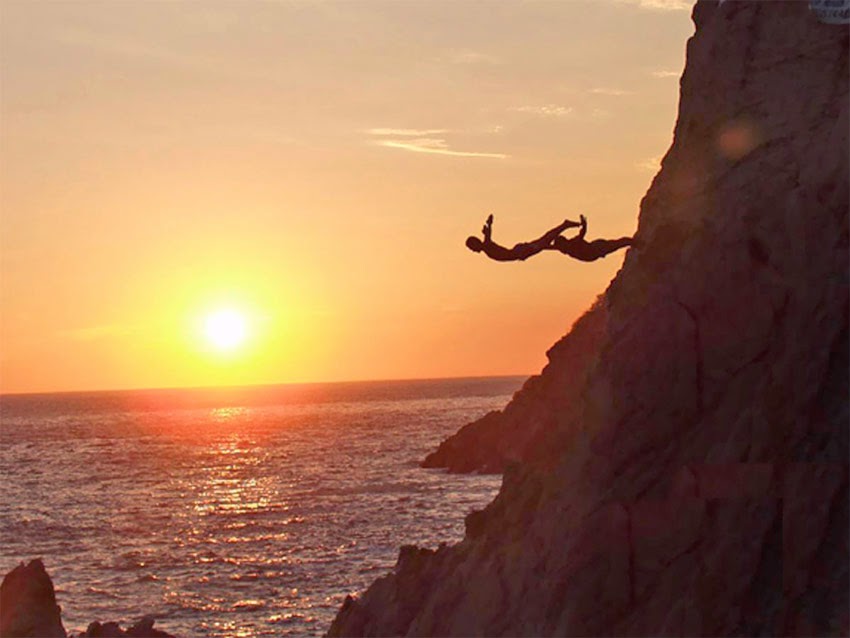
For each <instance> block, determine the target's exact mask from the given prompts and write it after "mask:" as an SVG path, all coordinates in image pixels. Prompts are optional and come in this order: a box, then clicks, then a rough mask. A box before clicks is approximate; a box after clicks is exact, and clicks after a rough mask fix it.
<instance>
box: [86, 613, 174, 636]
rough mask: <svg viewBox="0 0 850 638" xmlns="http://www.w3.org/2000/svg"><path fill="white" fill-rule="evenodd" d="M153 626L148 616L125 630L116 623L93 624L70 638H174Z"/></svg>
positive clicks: (152, 621) (151, 619) (152, 620)
mask: <svg viewBox="0 0 850 638" xmlns="http://www.w3.org/2000/svg"><path fill="white" fill-rule="evenodd" d="M153 625H154V619H153V618H150V617H148V616H146V617H144V618H142V619H141V620H140V621H139V622H137V623H136V624H135V625H132V626H131V627H130V628H128V629H127V630H124V629H121V626H120V625H119V624H118V623H117V622H107V623H103V624H101V623H99V622H93V623H91V624H90V625H89V626H88V628H87V629H86V630H85V631H84V632H82V633H80V634H76V635H72V636H71V638H123V637H124V636H126V637H128V638H175V636H173V635H172V634H169V633H167V632H164V631H160V630H159V629H154V628H153Z"/></svg>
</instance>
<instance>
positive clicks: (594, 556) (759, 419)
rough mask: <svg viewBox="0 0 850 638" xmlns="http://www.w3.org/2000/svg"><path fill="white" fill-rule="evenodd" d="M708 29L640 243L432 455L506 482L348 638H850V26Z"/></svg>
mask: <svg viewBox="0 0 850 638" xmlns="http://www.w3.org/2000/svg"><path fill="white" fill-rule="evenodd" d="M694 22H695V24H696V33H695V35H694V37H693V38H691V40H690V41H689V43H688V50H687V65H686V68H685V72H684V75H683V77H682V80H681V98H680V104H679V115H678V120H677V123H676V128H675V133H674V141H673V145H672V146H671V148H670V150H669V151H668V153H667V155H666V157H665V158H664V160H663V162H662V169H661V171H660V172H659V174H658V175H657V176H656V177H655V179H654V180H653V183H652V185H651V187H650V189H649V191H648V192H647V194H646V196H645V198H644V200H643V201H642V203H641V213H640V222H639V228H638V233H637V237H638V238H639V239H640V240H641V241H642V242H643V247H642V248H641V249H631V250H630V251H629V253H628V255H627V257H626V260H625V263H624V266H623V269H622V270H621V271H620V273H619V274H618V276H617V277H616V279H615V280H614V281H613V282H612V283H611V285H610V286H609V288H608V290H607V291H606V293H605V295H604V296H603V297H602V298H600V300H599V302H597V304H596V305H595V306H594V307H593V308H592V309H591V310H590V311H589V312H588V313H587V314H586V315H585V316H584V317H583V318H582V319H580V320H579V321H578V322H577V323H576V326H574V328H573V330H572V331H571V332H570V334H568V335H567V336H566V337H564V338H563V339H562V340H561V341H560V342H559V343H557V344H556V345H555V346H554V347H553V348H552V349H551V350H550V351H549V353H548V356H549V364H548V365H547V367H546V368H545V369H544V371H543V373H542V374H541V375H540V376H538V377H534V378H532V379H531V380H529V382H528V383H527V384H526V385H525V387H524V388H523V389H522V390H521V391H520V392H519V393H517V395H516V396H515V397H514V400H513V401H512V402H511V404H510V405H509V406H508V407H506V409H505V410H504V411H503V412H501V413H496V414H492V415H488V416H487V417H485V419H484V420H482V421H480V422H477V423H476V424H471V425H470V426H467V427H466V428H464V430H461V432H459V433H458V434H457V435H455V437H453V439H450V440H449V441H447V442H446V443H444V445H443V446H441V450H439V451H438V452H437V453H436V455H434V456H432V457H431V458H430V460H429V462H428V463H429V464H430V465H432V466H444V467H445V466H448V467H450V468H452V469H454V470H457V471H468V470H471V469H481V468H484V469H494V468H497V467H506V471H505V477H504V482H503V486H502V490H501V491H500V493H499V495H498V496H497V497H496V499H495V500H494V502H493V503H491V504H490V505H489V506H488V507H487V508H486V509H485V510H484V511H482V512H476V513H473V514H471V515H470V516H469V517H468V518H467V535H466V538H465V539H464V540H463V541H462V542H461V543H460V544H458V545H456V546H453V547H443V548H440V549H439V550H438V551H436V552H432V551H427V550H416V549H415V548H406V549H405V550H403V552H402V554H401V555H400V558H399V563H398V564H397V566H396V569H395V570H394V572H393V573H392V574H389V575H387V576H385V577H384V578H382V579H379V580H378V581H376V582H375V583H374V584H373V585H372V586H371V587H370V588H369V589H368V590H367V591H366V592H365V593H364V594H363V596H362V597H360V598H359V599H357V600H355V599H350V600H347V601H346V604H345V606H344V607H343V609H342V610H341V611H340V613H339V615H338V616H337V618H336V620H335V621H334V623H333V625H332V627H331V629H330V635H334V636H336V635H373V636H374V635H442V636H447V635H455V636H457V635H488V636H495V635H541V636H542V635H582V636H587V635H606V636H611V635H673V636H681V635H712V636H719V635H800V636H810V635H848V634H849V633H850V613H848V597H849V596H850V582H848V566H850V550H848V532H850V523H848V452H849V450H848V430H850V427H848V421H850V411H848V385H850V378H848V367H850V356H848V351H849V350H850V342H848V307H850V294H849V293H848V290H850V283H848V266H850V263H848V243H850V242H848V208H850V195H848V193H849V192H850V185H848V181H849V180H848V178H849V177H850V174H848V150H850V147H849V146H848V127H850V122H849V121H848V107H850V99H848V29H847V27H846V26H835V25H825V24H821V23H819V22H818V21H817V20H816V19H815V18H814V16H813V15H812V14H811V13H810V12H809V10H808V7H807V4H806V3H805V2H775V3H767V2H736V1H728V2H724V3H723V4H721V5H719V4H718V3H717V2H715V1H714V0H705V1H701V2H699V3H698V4H697V5H696V7H695V9H694ZM469 445H473V446H477V451H476V452H474V453H472V452H470V449H469V447H468V446H469ZM470 454H472V456H470ZM470 459H473V461H472V462H470Z"/></svg>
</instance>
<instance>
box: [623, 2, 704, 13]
mask: <svg viewBox="0 0 850 638" xmlns="http://www.w3.org/2000/svg"><path fill="white" fill-rule="evenodd" d="M616 1H617V2H618V3H619V4H628V5H632V6H634V7H637V8H639V9H648V10H650V11H690V10H691V9H692V8H693V6H694V2H693V0H616Z"/></svg>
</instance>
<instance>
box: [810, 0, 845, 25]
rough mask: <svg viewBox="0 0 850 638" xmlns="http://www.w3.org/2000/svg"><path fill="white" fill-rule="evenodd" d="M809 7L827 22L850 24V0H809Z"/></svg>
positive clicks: (821, 19) (822, 20)
mask: <svg viewBox="0 0 850 638" xmlns="http://www.w3.org/2000/svg"><path fill="white" fill-rule="evenodd" d="M809 8H810V9H811V10H812V11H814V12H815V15H816V16H817V17H818V20H820V21H821V22H825V23H826V24H850V0H809Z"/></svg>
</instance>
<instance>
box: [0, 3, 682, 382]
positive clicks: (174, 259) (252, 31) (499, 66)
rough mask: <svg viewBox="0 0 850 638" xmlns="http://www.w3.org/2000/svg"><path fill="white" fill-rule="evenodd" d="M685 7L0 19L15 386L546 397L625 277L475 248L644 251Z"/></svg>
mask: <svg viewBox="0 0 850 638" xmlns="http://www.w3.org/2000/svg"><path fill="white" fill-rule="evenodd" d="M690 4H691V3H689V2H682V1H681V0H593V1H592V2H566V1H565V2H560V3H536V2H519V1H517V2H504V3H484V2H481V3H473V2H468V3H466V2H465V3H457V2H444V3H441V2H380V3H379V2H341V3H336V2H324V1H307V0H304V1H302V2H294V3H286V2H268V3H262V4H260V3H256V4H255V3H239V2H227V3H217V2H205V3H203V4H201V3H177V2H175V3H112V2H99V3H89V2H62V3H32V2H10V1H6V2H4V3H3V5H2V8H0V11H2V15H0V179H2V182H0V242H2V243H0V390H1V391H3V392H29V391H54V390H84V389H113V388H132V387H168V386H202V385H218V384H248V383H277V382H280V383H286V382H299V381H335V380H355V379H387V378H415V377H447V376H466V375H491V374H530V373H535V372H537V371H539V370H540V368H541V367H542V366H543V365H544V363H545V356H544V353H545V350H546V349H547V348H548V347H549V346H550V345H551V344H552V343H554V342H555V341H556V340H557V339H558V338H559V337H560V336H561V335H562V334H564V333H565V331H566V330H567V329H568V328H569V326H570V324H571V323H572V321H574V320H575V319H576V317H577V316H578V315H579V314H580V313H581V312H582V311H583V310H584V309H586V308H587V307H588V306H589V305H590V303H591V302H592V301H593V299H594V298H595V297H596V295H598V294H599V293H601V292H602V291H603V290H604V288H605V286H606V285H607V282H608V281H610V279H611V278H612V277H613V275H614V274H615V273H616V271H617V269H618V268H619V266H620V265H621V263H622V253H617V254H615V255H612V256H610V257H608V258H607V259H605V260H602V261H600V262H596V263H593V264H585V263H580V262H576V261H572V260H570V259H569V258H567V257H565V256H562V255H559V254H557V253H552V254H543V255H539V256H537V257H535V258H533V259H531V260H529V261H527V262H525V263H510V264H504V263H496V262H492V261H489V260H487V259H486V258H484V257H483V256H481V255H475V254H473V253H471V252H469V251H467V250H466V249H465V248H464V246H463V241H464V239H465V238H466V236H467V235H469V234H471V233H474V232H477V231H478V229H479V228H480V226H481V223H482V221H483V219H484V217H485V216H486V214H487V213H488V212H493V213H495V215H496V224H495V229H494V239H496V240H497V241H500V242H502V243H505V244H508V245H512V244H513V243H515V242H518V241H523V240H527V239H530V238H531V237H533V236H537V235H539V234H541V233H542V232H543V231H544V230H546V229H548V228H549V227H551V226H554V225H555V224H557V223H558V222H560V221H561V220H562V219H563V218H564V217H571V218H576V217H577V216H578V213H580V212H583V213H584V214H586V215H587V217H588V218H589V220H590V230H589V233H588V235H589V238H594V237H601V236H615V237H618V236H621V235H625V234H631V233H632V232H634V230H635V228H636V224H637V213H638V203H639V201H640V198H641V197H642V196H643V194H644V193H645V191H646V189H647V187H648V185H649V182H650V180H651V178H652V176H653V174H654V170H655V168H654V166H655V163H656V162H657V160H658V158H660V156H661V155H663V153H664V152H665V151H666V149H667V147H668V146H669V144H670V141H671V134H672V128H673V124H674V119H675V113H676V100H677V96H678V82H677V78H678V75H679V73H680V71H681V69H682V66H683V64H684V50H685V41H686V39H687V37H688V36H689V35H690V34H691V33H692V31H693V28H692V25H691V22H690V11H689V10H690ZM222 307H229V308H234V309H237V310H239V311H240V312H242V313H243V314H244V315H245V317H246V321H247V322H248V324H249V325H248V339H247V340H246V342H245V344H244V347H240V348H237V349H235V350H233V351H232V352H229V353H222V352H218V351H215V350H213V349H211V348H210V347H209V346H208V345H207V344H205V343H204V341H203V329H202V327H201V326H202V324H203V320H204V317H205V316H206V315H207V314H209V313H210V312H212V311H214V310H216V309H218V308H222Z"/></svg>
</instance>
